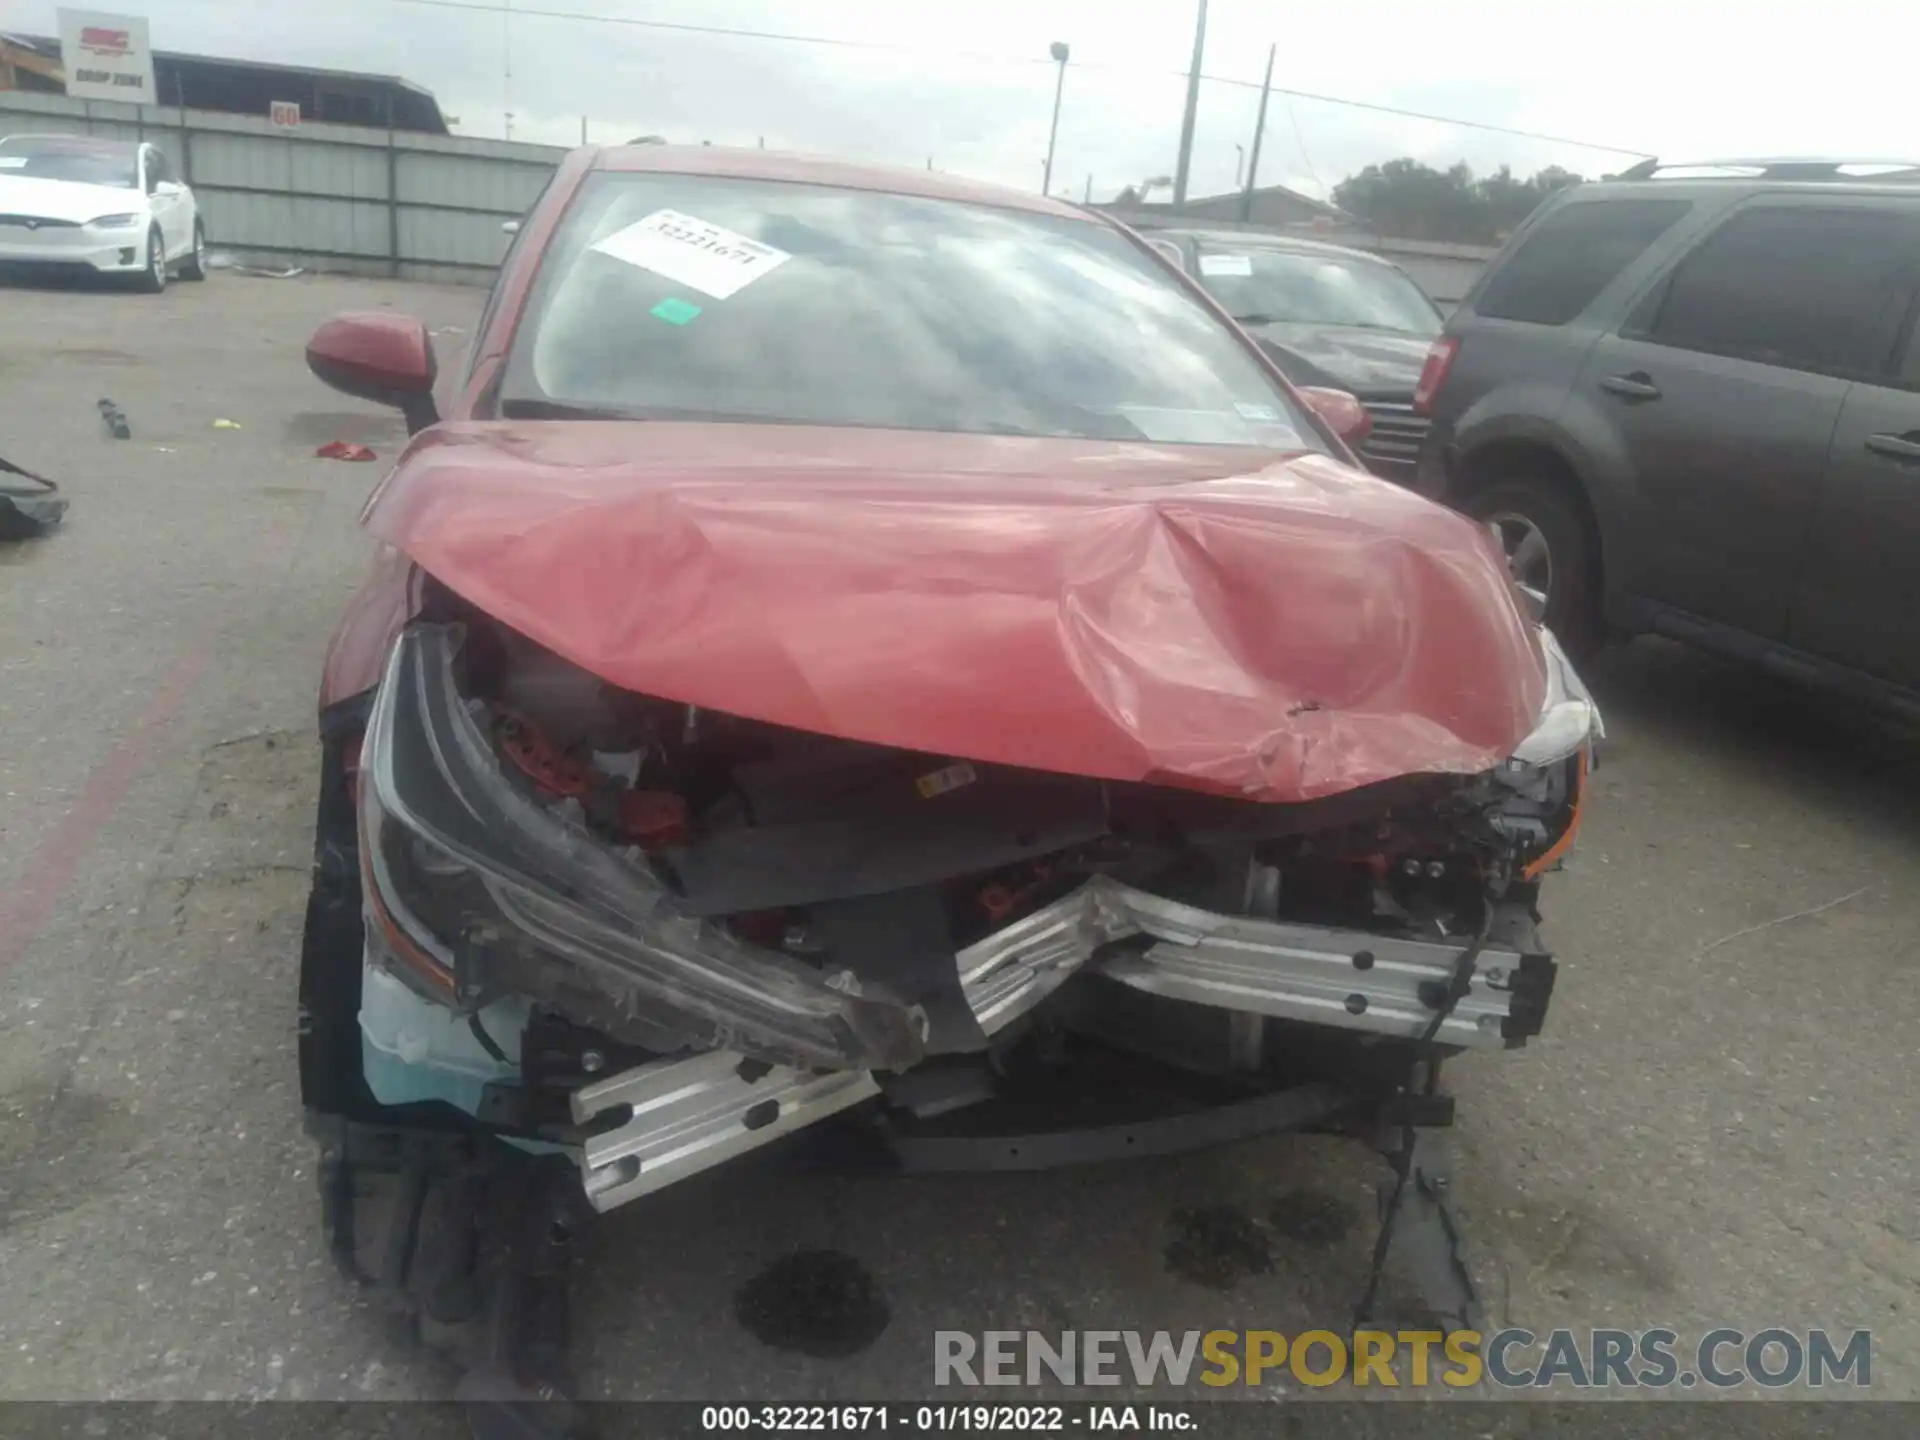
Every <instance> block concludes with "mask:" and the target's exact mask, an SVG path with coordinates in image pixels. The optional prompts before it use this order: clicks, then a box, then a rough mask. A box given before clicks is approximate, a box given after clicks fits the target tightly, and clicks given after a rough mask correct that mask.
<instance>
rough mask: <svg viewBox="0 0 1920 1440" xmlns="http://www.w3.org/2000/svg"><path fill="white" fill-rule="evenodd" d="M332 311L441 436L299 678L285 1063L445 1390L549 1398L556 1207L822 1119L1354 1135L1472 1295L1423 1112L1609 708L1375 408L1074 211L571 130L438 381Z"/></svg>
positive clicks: (420, 434)
mask: <svg viewBox="0 0 1920 1440" xmlns="http://www.w3.org/2000/svg"><path fill="white" fill-rule="evenodd" d="M307 357H308V363H309V365H310V366H311V367H312V368H313V370H314V371H315V373H316V374H317V375H319V376H320V377H321V378H322V379H323V380H325V381H327V382H328V383H330V384H332V385H333V386H335V387H336V388H338V389H341V390H343V391H346V392H347V393H349V394H353V395H357V396H361V397H364V398H370V399H374V400H378V401H382V402H384V403H388V404H392V405H394V406H396V407H398V408H399V409H401V410H402V411H403V412H404V414H405V415H406V416H407V419H408V422H409V427H410V428H411V429H412V430H413V431H415V432H416V434H415V438H414V439H413V441H412V443H411V444H410V445H409V446H408V448H407V449H406V450H405V451H404V452H403V453H402V455H401V456H400V458H399V460H398V462H397V464H396V466H395V468H394V470H393V472H392V474H391V475H389V476H388V477H387V479H386V480H385V481H384V482H383V483H382V484H381V485H380V487H379V488H378V490H377V491H376V492H375V494H374V496H373V498H372V500H371V502H370V504H369V506H368V508H367V510H366V514H365V523H366V524H367V526H368V528H369V529H370V530H371V531H372V533H373V534H374V536H375V537H376V538H377V539H378V540H379V541H380V542H381V544H382V547H383V548H382V550H381V552H380V558H379V559H378V561H377V563H376V567H375V571H374V573H373V575H372V577H371V578H370V580H369V582H368V584H367V586H366V588H365V589H364V590H363V591H362V593H361V594H360V595H359V597H358V598H357V599H356V600H355V601H354V602H353V603H352V605H351V607H350V609H349V611H348V613H347V615H346V617H345V619H344V620H343V622H342V624H341V626H340V629H339V630H338V632H337V634H336V639H335V642H334V645H333V648H332V651H331V653H330V655H329V657H328V660H327V664H326V669H325V674H324V679H323V683H322V694H321V703H322V709H321V714H320V732H321V737H322V741H323V757H324V758H323V768H322V773H321V777H320V791H319V813H318V822H317V831H318V838H317V851H316V861H315V869H314V888H313V895H312V901H311V905H310V908H309V911H308V922H307V929H306V937H305V946H304V953H303V959H302V969H301V981H300V986H301V997H300V1003H301V1024H300V1037H301V1038H300V1068H301V1081H302V1091H303V1095H304V1099H305V1102H306V1105H307V1106H308V1109H309V1112H310V1114H311V1117H312V1123H313V1128H314V1130H315V1133H316V1134H317V1135H318V1136H319V1137H320V1139H321V1143H322V1163H321V1165H320V1167H319V1173H320V1177H321V1188H322V1196H323V1202H324V1216H325V1222H326V1225H327V1227H328V1232H329V1235H330V1237H331V1241H332V1245H333V1249H334V1252H335V1254H336V1256H337V1257H338V1258H339V1260H340V1261H341V1263H342V1265H343V1267H344V1268H345V1269H346V1270H347V1271H348V1272H349V1273H351V1274H352V1275H353V1276H354V1277H355V1278H356V1279H358V1280H360V1281H362V1282H370V1283H377V1284H381V1285H385V1286H387V1287H390V1288H391V1289H392V1290H393V1291H395V1292H396V1293H398V1294H399V1295H400V1296H402V1297H403V1298H404V1299H405V1300H406V1301H407V1302H408V1303H409V1304H411V1305H412V1306H414V1307H415V1308H416V1309H417V1310H418V1311H419V1312H420V1313H421V1314H422V1315H423V1316H424V1317H425V1318H426V1319H427V1320H428V1321H430V1322H432V1323H431V1324H430V1325H429V1326H428V1327H427V1328H428V1329H429V1330H430V1332H431V1333H433V1334H435V1335H437V1336H441V1337H450V1338H453V1339H457V1338H458V1337H459V1336H460V1335H462V1334H464V1335H467V1336H469V1337H471V1338H473V1339H474V1340H475V1342H476V1343H477V1344H478V1345H479V1347H480V1348H478V1349H469V1350H468V1351H467V1352H466V1356H467V1359H468V1362H469V1363H470V1364H472V1365H474V1366H475V1367H476V1368H475V1370H474V1372H473V1374H472V1375H471V1376H470V1378H469V1381H468V1382H467V1385H468V1388H467V1391H466V1393H468V1394H469V1395H472V1396H475V1397H490V1398H494V1399H499V1398H502V1397H514V1396H526V1395H529V1394H550V1393H553V1392H554V1391H555V1390H564V1389H565V1388H566V1380H565V1376H564V1373H563V1369H564V1367H563V1364H562V1360H563V1357H562V1356H561V1354H560V1344H561V1336H562V1334H563V1331H562V1329H561V1327H560V1325H559V1323H558V1320H557V1319H556V1316H560V1315H563V1313H564V1310H563V1305H562V1302H563V1299H564V1295H563V1291H564V1285H565V1273H566V1271H565V1245H566V1242H567V1237H568V1236H570V1235H571V1234H572V1233H574V1229H575V1221H576V1219H577V1218H579V1216H578V1215H576V1213H575V1212H576V1209H577V1210H578V1211H580V1212H590V1211H604V1210H609V1209H612V1208H614V1207H616V1206H621V1205H626V1204H631V1203H641V1202H644V1200H645V1198H646V1197H648V1196H650V1195H653V1194H656V1193H658V1192H659V1191H661V1190H662V1189H664V1188H666V1187H669V1186H672V1185H675V1184H678V1183H680V1182H681V1181H683V1180H684V1179H686V1178H687V1177H688V1176H690V1175H693V1174H696V1173H699V1172H701V1171H705V1170H708V1169H710V1168H712V1167H715V1166H718V1165H721V1164H723V1163H725V1162H727V1161H729V1160H731V1159H733V1158H734V1157H737V1156H739V1155H742V1154H744V1153H746V1152H748V1151H751V1150H755V1149H758V1148H759V1147H761V1146H764V1145H767V1144H769V1143H771V1142H773V1141H775V1140H777V1139H780V1138H782V1137H786V1136H791V1135H795V1134H796V1132H802V1131H808V1132H814V1133H815V1134H816V1138H817V1134H818V1131H819V1130H822V1129H824V1130H829V1131H831V1133H833V1134H834V1135H835V1136H836V1137H837V1138H838V1139H840V1140H841V1141H842V1143H843V1144H846V1145H857V1146H859V1147H861V1148H862V1149H863V1151H869V1152H872V1153H873V1154H875V1155H878V1156H881V1157H883V1158H884V1159H885V1161H886V1163H888V1164H891V1165H894V1166H900V1167H908V1168H927V1169H936V1170H938V1169H954V1168H961V1167H987V1168H1001V1169H1005V1168H1031V1167H1035V1166H1040V1165H1046V1164H1057V1163H1064V1162H1067V1161H1079V1160H1091V1159H1101V1158H1119V1157H1123V1156H1136V1155H1145V1154H1153V1153H1164V1152H1167V1151H1170V1150H1177V1149H1180V1148H1183V1147H1189V1146H1193V1145H1199V1144H1207V1143H1216V1142H1220V1141H1224V1140H1228V1139H1234V1138H1240V1137H1244V1136H1247V1135H1251V1134H1255V1133H1259V1132H1262V1131H1268V1130H1274V1129H1282V1128H1287V1127H1291V1126H1300V1125H1306V1124H1313V1125H1318V1126H1323V1127H1330V1126H1353V1127H1355V1129H1356V1130H1357V1131H1358V1132H1359V1133H1362V1134H1365V1135H1368V1136H1370V1137H1371V1136H1385V1137H1388V1138H1387V1139H1386V1140H1385V1141H1384V1142H1382V1143H1384V1144H1386V1145H1387V1146H1388V1148H1390V1149H1391V1150H1392V1152H1393V1153H1394V1155H1395V1157H1396V1159H1397V1162H1398V1164H1399V1166H1400V1176H1401V1184H1400V1185H1399V1186H1398V1187H1397V1188H1396V1189H1395V1191H1394V1203H1393V1204H1392V1205H1390V1206H1389V1208H1388V1212H1387V1213H1388V1214H1389V1215H1390V1216H1398V1217H1399V1220H1398V1227H1399V1228H1398V1230H1397V1232H1395V1233H1397V1234H1398V1235H1399V1237H1400V1239H1399V1242H1398V1243H1400V1244H1402V1245H1405V1246H1409V1247H1416V1248H1418V1249H1419V1251H1420V1253H1421V1255H1422V1257H1423V1261H1422V1263H1421V1264H1420V1265H1419V1266H1418V1267H1417V1268H1418V1269H1419V1272H1420V1273H1421V1274H1422V1275H1424V1276H1426V1277H1427V1279H1428V1282H1429V1283H1430V1284H1431V1285H1432V1286H1433V1287H1435V1289H1434V1290H1433V1291H1432V1292H1430V1293H1429V1294H1428V1295H1427V1297H1426V1300H1427V1304H1428V1305H1429V1306H1430V1307H1431V1308H1432V1309H1433V1310H1435V1311H1437V1312H1439V1313H1440V1314H1442V1315H1446V1316H1449V1317H1455V1318H1456V1319H1463V1318H1465V1317H1468V1316H1470V1315H1471V1314H1472V1308H1473V1307H1472V1301H1473V1296H1472V1293H1471V1288H1470V1284H1469V1280H1468V1277H1469V1276H1470V1274H1471V1272H1470V1270H1469V1269H1467V1268H1466V1267H1465V1266H1464V1265H1463V1264H1462V1263H1461V1261H1460V1258H1459V1256H1458V1254H1457V1252H1456V1250H1455V1245H1456V1242H1457V1236H1458V1229H1457V1226H1455V1225H1454V1224H1453V1222H1452V1221H1451V1219H1450V1218H1449V1217H1447V1216H1446V1215H1445V1213H1444V1211H1443V1208H1442V1207H1443V1206H1444V1202H1445V1195H1446V1189H1445V1185H1444V1181H1443V1180H1442V1179H1440V1178H1438V1177H1437V1176H1436V1175H1435V1172H1434V1169H1433V1163H1434V1162H1433V1160H1432V1157H1431V1154H1430V1153H1429V1151H1430V1147H1429V1151H1419V1150H1417V1149H1416V1146H1417V1144H1419V1143H1420V1142H1419V1141H1418V1139H1417V1135H1416V1132H1417V1134H1418V1135H1428V1134H1430V1133H1431V1129H1430V1127H1433V1126H1437V1125H1441V1124H1444V1123H1446V1121H1447V1119H1448V1117H1449V1115H1450V1102H1449V1101H1448V1100H1447V1098H1446V1097H1445V1096H1444V1095H1443V1094H1440V1093H1438V1092H1437V1090H1436V1086H1437V1082H1438V1077H1439V1066H1440V1063H1441V1060H1442V1058H1443V1057H1444V1056H1445V1055H1449V1054H1452V1053H1456V1052H1458V1051H1461V1050H1464V1049H1477V1050H1483V1051H1485V1052H1487V1053H1489V1054H1490V1055H1497V1054H1499V1053H1501V1052H1502V1051H1504V1050H1506V1049H1509V1048H1511V1047H1513V1046H1515V1045H1518V1044H1521V1043H1523V1042H1524V1041H1525V1040H1526V1039H1528V1038H1529V1037H1531V1036H1533V1035H1534V1034H1536V1033H1537V1032H1538V1031H1539V1029H1540V1027H1541V1024H1542V1022H1543V1019H1544V1016H1545V1012H1546V1007H1547V1002H1548V997H1549V994H1550V992H1551V989H1552V985H1553V978H1554V966H1553V962H1552V960H1551V959H1549V958H1548V956H1547V954H1546V953H1545V950H1544V948H1543V946H1542V945H1541V943H1540V940H1539V938H1538V936H1537V933H1536V930H1535V920H1536V915H1537V910H1536V907H1537V904H1538V898H1539V889H1540V885H1541V880H1542V877H1543V876H1544V874H1545V873H1546V872H1547V871H1548V870H1550V869H1552V868H1553V867H1554V866H1555V864H1556V863H1557V861H1558V860H1559V858H1560V857H1561V856H1562V855H1563V854H1565V853H1566V851H1567V848H1568V846H1569V845H1570V844H1571V842H1572V839H1573V834H1574V830H1575V828H1576V826H1577V822H1578V819H1579V814H1580V807H1581V801H1582V795H1583V792H1584V787H1585V780H1586V774H1587V754H1588V750H1589V747H1590V745H1591V743H1592V740H1593V738H1594V736H1595V734H1596V733H1597V727H1598V717H1597V715H1596V714H1595V712H1594V709H1593V706H1592V704H1591V702H1590V701H1589V700H1588V698H1587V696H1586V693H1585V692H1584V690H1582V688H1581V686H1580V683H1579V680H1578V679H1577V677H1576V676H1575V675H1574V673H1573V671H1572V669H1571V668H1570V667H1569V666H1568V665H1567V664H1566V662H1565V660H1564V658H1563V657H1562V656H1561V655H1560V653H1559V651H1558V648H1557V647H1556V646H1555V644H1554V642H1553V639H1552V637H1551V636H1550V635H1547V634H1545V633H1543V632H1541V631H1540V630H1539V629H1538V628H1537V627H1536V626H1535V625H1534V624H1533V623H1532V622H1531V621H1530V620H1529V619H1528V618H1527V615H1526V614H1525V613H1524V610H1523V607H1522V606H1521V605H1520V604H1518V603H1517V601H1516V593H1515V590H1514V588H1513V586H1512V584H1511V582H1510V581H1509V579H1508V577H1507V574H1506V571H1505V568H1504V564H1503V561H1502V557H1501V555H1500V553H1499V551H1498V549H1497V547H1496V546H1495V545H1494V544H1493V541H1492V539H1491V537H1490V536H1489V535H1488V534H1487V532H1486V531H1485V529H1484V528H1483V527H1481V526H1479V525H1477V524H1475V523H1474V522H1472V521H1469V520H1467V519H1466V518H1464V517H1462V516H1460V515H1457V514H1455V513H1453V512H1451V511H1449V510H1447V509H1445V508H1443V507H1441V506H1438V505H1435V504H1433V503H1432V502H1430V501H1427V500H1424V499H1422V498H1420V497H1419V496H1417V495H1414V494H1412V493H1410V492H1408V491H1406V490H1404V489H1402V488H1400V487H1398V486H1394V485H1391V484H1388V483H1386V482H1384V481H1381V480H1378V479H1376V478H1374V477H1372V476H1369V475H1367V474H1365V473H1363V472H1362V471H1360V470H1359V469H1357V468H1356V467H1355V466H1354V464H1353V463H1352V460H1351V457H1350V455H1349V453H1348V451H1347V449H1346V447H1345V445H1344V444H1343V443H1342V441H1341V439H1340V438H1339V433H1338V431H1339V430H1340V429H1342V428H1350V427H1352V426H1353V425H1354V424H1355V423H1356V421H1357V420H1358V418H1359V411H1358V406H1357V404H1356V403H1355V402H1354V400H1353V399H1352V397H1351V396H1348V395H1344V394H1337V393H1332V392H1328V391H1319V392H1314V391H1301V390H1296V389H1295V388H1293V387H1292V386H1291V385H1289V384H1288V383H1287V382H1286V380H1285V379H1284V378H1283V377H1282V376H1281V375H1280V373H1279V372H1278V371H1277V370H1276V369H1275V368H1274V367H1273V366H1272V364H1271V362H1270V361H1269V360H1268V359H1267V358H1266V356H1265V355H1264V354H1263V353H1262V351H1261V350H1260V349H1258V348H1257V347H1256V346H1255V345H1254V344H1253V343H1252V342H1251V341H1250V340H1249V339H1248V338H1247V336H1246V335H1245V334H1244V333H1243V332H1242V331H1240V330H1238V329H1236V328H1235V327H1234V326H1233V325H1231V324H1229V323H1228V322H1227V320H1226V318H1225V317H1224V315H1223V314H1222V313H1221V312H1220V311H1219V309H1218V308H1217V307H1216V306H1215V305H1214V304H1213V303H1212V302H1211V301H1210V300H1209V299H1208V298H1207V297H1206V296H1205V295H1204V294H1203V293H1202V292H1200V291H1199V290H1198V289H1196V288H1195V287H1193V286H1192V285H1191V284H1190V283H1189V282H1187V281H1186V280H1185V279H1183V278H1182V277H1181V276H1179V275H1177V274H1175V273H1173V272H1171V271H1170V270H1169V269H1168V268H1167V266H1166V265H1164V264H1163V263H1162V262H1161V261H1160V260H1158V259H1157V258H1156V257H1155V256H1154V255H1153V254H1152V253H1151V251H1150V250H1149V248H1148V247H1147V245H1146V244H1145V243H1144V242H1142V241H1141V240H1140V239H1139V238H1137V237H1135V236H1133V235H1132V234H1130V233H1129V232H1127V231H1125V230H1123V229H1121V228H1120V227H1118V226H1116V225H1114V224H1112V223H1110V222H1108V221H1106V220H1104V219H1102V218H1099V217H1096V216H1093V215H1090V214H1087V213H1085V212H1082V211H1080V210H1076V209H1073V208H1071V207H1068V206H1065V205H1060V204H1056V203H1055V202H1053V201H1050V200H1045V199H1041V198H1037V197H1034V196H1030V195H1023V194H1018V193H1015V192H1012V191H1006V190H1001V189H997V188H993V187H988V186H983V185H974V184H969V183H966V182H962V181H959V180H955V179H951V178H948V177H944V176H938V175H933V174H928V173H924V172H918V171H906V172H895V171H887V170H877V169H870V168H865V167H857V166H851V165H841V164H833V163H828V162H824V161H803V160H799V159H793V158H787V157H781V156H776V155H770V154H768V153H767V152H764V151H744V152H735V151H727V150H721V149H709V148H698V149H678V148H669V147H662V146H644V147H633V148H627V149H617V150H610V151H580V152H576V154H575V155H574V156H573V157H571V158H570V159H569V160H567V161H566V162H565V163H564V164H563V165H562V166H561V167H560V169H559V171H558V173H557V175H556V177H555V179H554V181H553V183H552V185H551V186H550V187H549V189H548V191H547V192H546V194H545V196H544V197H543V198H542V199H541V200H540V201H539V202H538V204H537V205H536V206H535V207H534V209H533V210H532V211H531V212H530V214H529V215H528V217H527V220H526V223H525V224H524V225H523V226H522V227H521V229H520V231H519V232H518V234H517V235H516V236H515V239H514V242H513V246H512V249H511V250H510V252H509V254H508V256H507V258H506V261H505V263H504V265H503V267H502V269H501V272H500V277H499V279H498V281H497V283H496V286H495V291H494V294H493V297H492V299H491V301H490V303H489V305H488V307H487V310H486V314H485V318H484V319H483V321H482V322H481V325H480V328H479V330H478V333H477V334H476V336H475V337H474V344H473V346H472V348H471V351H470V353H469V358H468V359H467V361H466V363H465V365H464V366H463V368H462V370H461V371H460V373H458V374H449V375H447V376H445V377H439V376H438V372H437V366H436V362H435V357H434V354H433V349H432V342H431V340H430V339H429V337H428V334H427V332H426V330H425V329H424V328H423V327H422V326H421V325H420V324H419V323H418V322H416V321H411V320H406V319H403V318H400V317H397V316H394V315H392V314H390V313H385V312H380V313H374V314H364V315H350V316H344V317H341V318H339V319H336V320H334V321H331V322H329V323H328V324H327V325H325V326H324V327H322V328H321V329H320V330H319V331H318V332H317V333H316V334H315V336H314V337H313V340H312V341H311V343H310V345H309V347H308V351H307ZM436 381H438V394H437V395H436V393H435V388H436ZM828 1122H831V1124H828ZM1423 1157H1424V1158H1423ZM1389 1223H1392V1222H1391V1221H1390V1222H1389ZM1358 1288H1359V1282H1358V1278H1357V1277H1356V1289H1358Z"/></svg>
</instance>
